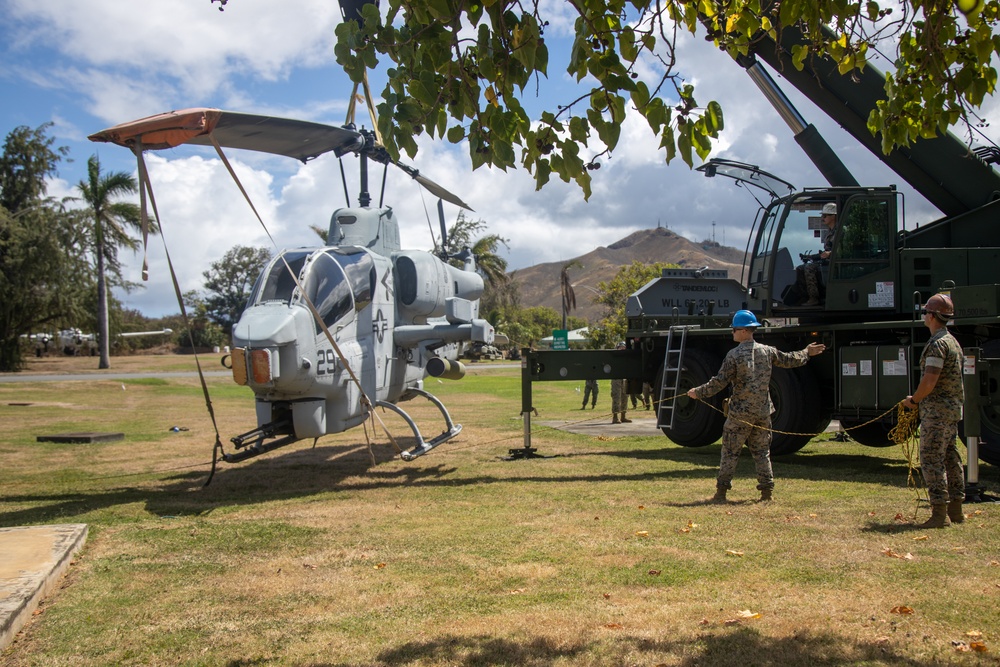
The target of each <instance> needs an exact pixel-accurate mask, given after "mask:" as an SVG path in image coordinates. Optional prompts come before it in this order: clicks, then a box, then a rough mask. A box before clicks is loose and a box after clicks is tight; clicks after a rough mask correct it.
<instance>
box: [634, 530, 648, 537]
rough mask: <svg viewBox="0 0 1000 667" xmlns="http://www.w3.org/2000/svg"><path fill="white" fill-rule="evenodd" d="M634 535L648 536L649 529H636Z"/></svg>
mask: <svg viewBox="0 0 1000 667" xmlns="http://www.w3.org/2000/svg"><path fill="white" fill-rule="evenodd" d="M635 536H636V537H649V531H648V530H637V531H635Z"/></svg>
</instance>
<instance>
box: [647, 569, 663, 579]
mask: <svg viewBox="0 0 1000 667" xmlns="http://www.w3.org/2000/svg"><path fill="white" fill-rule="evenodd" d="M660 572H662V570H650V571H649V574H651V575H652V576H654V577H655V576H657V575H659V574H660Z"/></svg>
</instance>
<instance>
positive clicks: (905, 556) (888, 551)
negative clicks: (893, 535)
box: [882, 549, 913, 560]
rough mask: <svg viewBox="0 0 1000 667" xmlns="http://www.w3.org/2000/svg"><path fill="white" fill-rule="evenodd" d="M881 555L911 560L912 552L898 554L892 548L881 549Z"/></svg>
mask: <svg viewBox="0 0 1000 667" xmlns="http://www.w3.org/2000/svg"><path fill="white" fill-rule="evenodd" d="M882 555H884V556H888V557H889V558H899V559H900V560H913V554H911V553H909V552H907V553H905V554H898V553H896V552H895V551H893V550H892V549H882Z"/></svg>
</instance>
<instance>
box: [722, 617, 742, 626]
mask: <svg viewBox="0 0 1000 667" xmlns="http://www.w3.org/2000/svg"><path fill="white" fill-rule="evenodd" d="M722 624H723V625H739V624H740V619H738V618H729V619H726V620H725V621H723V622H722Z"/></svg>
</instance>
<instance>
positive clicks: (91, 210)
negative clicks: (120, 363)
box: [76, 155, 157, 368]
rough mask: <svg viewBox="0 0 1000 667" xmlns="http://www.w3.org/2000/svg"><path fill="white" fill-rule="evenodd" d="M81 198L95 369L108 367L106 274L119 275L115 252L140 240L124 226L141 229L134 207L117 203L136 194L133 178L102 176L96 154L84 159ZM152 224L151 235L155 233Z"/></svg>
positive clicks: (132, 247) (119, 174) (120, 173)
mask: <svg viewBox="0 0 1000 667" xmlns="http://www.w3.org/2000/svg"><path fill="white" fill-rule="evenodd" d="M76 187H77V189H78V190H79V191H80V199H81V200H83V202H84V203H86V204H87V215H88V217H89V218H90V221H91V224H92V225H93V227H92V230H91V231H92V234H93V238H92V239H91V241H92V242H93V247H94V260H95V264H96V271H97V334H98V341H99V346H100V351H101V359H100V363H99V365H98V368H110V367H111V362H110V358H109V357H110V344H109V331H108V283H107V273H108V272H109V271H110V272H112V273H113V274H114V275H120V274H121V264H120V263H119V262H118V249H119V248H120V247H125V248H128V249H129V250H137V249H138V248H139V246H140V243H139V241H137V240H136V239H133V238H132V237H131V236H129V235H128V233H127V232H126V227H132V228H134V229H136V230H138V229H139V228H140V211H139V207H138V206H137V205H136V204H133V203H131V202H125V201H116V199H117V198H118V197H121V196H123V195H131V194H135V193H136V192H137V191H138V190H139V187H138V185H137V184H136V180H135V178H134V177H133V176H132V175H130V174H127V173H125V172H123V171H115V172H111V173H109V174H105V175H101V162H100V160H99V159H98V158H97V156H96V155H91V156H90V159H89V160H87V180H86V181H80V183H79V184H77V186H76ZM156 231H157V230H156V227H155V225H154V224H153V223H152V222H151V223H150V230H149V232H150V233H151V234H155V233H156Z"/></svg>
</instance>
